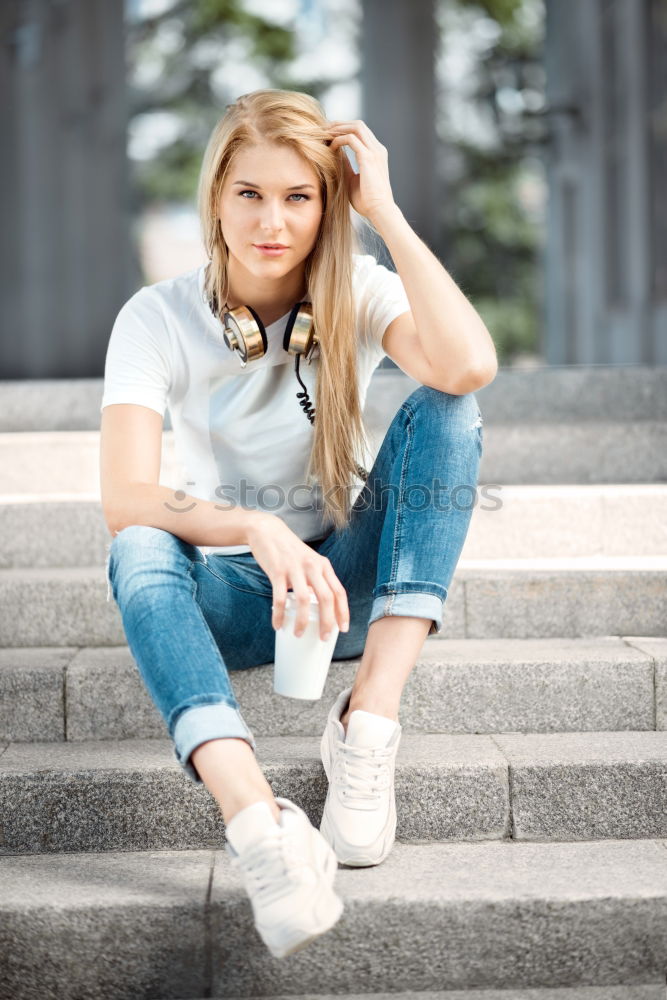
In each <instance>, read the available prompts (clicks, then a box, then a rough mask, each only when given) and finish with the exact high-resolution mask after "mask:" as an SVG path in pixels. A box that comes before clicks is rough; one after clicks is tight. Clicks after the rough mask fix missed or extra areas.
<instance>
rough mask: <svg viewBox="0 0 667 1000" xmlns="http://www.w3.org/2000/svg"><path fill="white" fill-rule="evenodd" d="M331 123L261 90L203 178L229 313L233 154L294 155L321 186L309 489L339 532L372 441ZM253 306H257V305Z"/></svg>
mask: <svg viewBox="0 0 667 1000" xmlns="http://www.w3.org/2000/svg"><path fill="white" fill-rule="evenodd" d="M327 127H328V120H327V118H326V115H325V114H324V111H323V109H322V107H321V105H320V103H319V102H318V101H317V100H315V98H314V97H311V96H310V95H309V94H302V93H299V92H297V91H291V90H255V91H253V92H252V93H250V94H244V95H243V96H242V97H239V98H238V100H237V101H236V102H235V103H234V104H228V105H227V111H226V113H225V114H224V116H223V117H222V118H221V119H220V121H219V122H218V124H217V125H216V126H215V128H214V129H213V132H212V134H211V137H210V139H209V142H208V145H207V147H206V151H205V153H204V158H203V161H202V167H201V172H200V175H199V191H198V201H199V215H200V220H201V226H202V237H203V240H204V246H205V247H206V251H207V253H208V256H209V258H210V264H209V265H208V267H207V268H206V278H205V286H204V290H205V294H206V296H207V298H208V299H209V300H211V301H213V302H217V303H219V304H224V303H225V302H226V301H227V298H228V295H229V285H228V281H229V275H228V266H227V265H228V260H229V255H228V250H227V246H226V244H225V242H224V239H223V236H222V232H221V228H220V226H219V225H218V205H219V201H220V194H221V192H222V187H223V184H224V181H225V177H226V175H227V171H228V169H229V165H230V163H231V160H232V158H233V156H234V155H235V153H236V152H237V151H238V150H239V149H240V148H241V147H243V146H245V145H254V144H256V143H258V142H260V141H268V142H274V143H283V144H285V145H287V146H290V147H291V148H292V149H293V150H294V151H295V152H296V153H298V154H299V155H300V156H301V157H303V159H304V160H306V161H307V162H308V163H309V164H310V166H311V167H312V168H313V169H314V170H315V172H316V173H317V175H318V177H319V179H320V189H321V194H322V205H323V216H322V222H321V225H320V230H319V233H318V237H317V242H316V244H315V247H314V248H313V250H312V252H311V253H310V254H309V256H308V258H307V260H306V262H305V281H306V287H307V292H308V297H309V298H310V301H311V302H312V306H313V323H314V329H315V331H316V332H317V336H318V338H319V365H318V370H317V378H316V387H315V394H316V401H317V406H316V414H315V421H314V424H313V427H314V437H313V445H312V448H311V452H310V456H309V459H308V467H307V469H306V478H307V480H308V482H309V483H310V482H314V481H315V480H319V483H320V485H321V488H322V495H323V502H324V503H323V519H324V521H326V522H329V524H331V523H333V527H334V528H335V529H342V528H344V527H345V525H346V523H347V521H348V519H349V515H350V499H351V498H350V490H351V489H353V488H354V483H353V478H354V477H355V476H357V475H358V472H359V461H360V459H361V455H362V454H363V450H364V449H367V447H368V444H367V439H366V434H365V431H364V425H363V421H362V413H361V407H360V404H359V393H358V380H357V349H358V348H357V331H356V328H355V327H356V324H355V310H354V299H353V293H352V267H353V258H352V255H353V253H359V252H361V247H360V243H359V239H358V237H357V234H356V232H355V230H354V226H353V224H352V216H351V209H350V204H349V200H348V196H347V191H346V184H345V173H344V163H343V157H344V156H345V152H344V150H343V149H342V147H341V148H339V149H337V150H333V151H332V150H330V149H329V143H328V140H330V136H329V134H328V132H327V131H326V129H327ZM250 304H251V303H250Z"/></svg>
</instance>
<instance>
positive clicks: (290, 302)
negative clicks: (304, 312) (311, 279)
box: [227, 260, 307, 326]
mask: <svg viewBox="0 0 667 1000" xmlns="http://www.w3.org/2000/svg"><path fill="white" fill-rule="evenodd" d="M232 264H233V262H232V260H230V261H229V265H228V266H229V295H228V296H227V305H228V308H229V309H235V308H236V307H237V306H241V305H247V306H252V308H253V309H254V310H255V312H256V313H257V314H258V316H259V317H260V319H261V320H262V323H263V324H264V326H270V325H271V323H275V322H276V320H277V319H280V317H281V316H284V315H285V314H286V313H288V312H289V311H290V309H292V307H293V306H294V305H295V304H296V303H297V302H302V301H303V300H304V299H305V298H306V296H307V289H306V281H305V275H304V268H303V267H300V268H295V270H294V271H292V272H290V273H289V274H286V275H283V276H282V277H280V278H276V279H275V280H273V281H263V282H262V283H261V284H258V283H257V280H256V278H254V276H253V275H251V274H248V273H247V272H242V273H240V274H239V273H238V272H237V271H236V270H235V269H234V268H233V266H232Z"/></svg>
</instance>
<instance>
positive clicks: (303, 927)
mask: <svg viewBox="0 0 667 1000" xmlns="http://www.w3.org/2000/svg"><path fill="white" fill-rule="evenodd" d="M276 802H277V803H278V805H279V806H280V823H277V822H276V820H275V818H274V816H273V813H272V811H271V808H270V806H269V804H268V802H255V803H254V804H253V805H251V806H248V807H247V808H245V809H242V810H241V811H240V812H238V813H237V814H236V815H235V816H234V817H233V818H232V819H231V820H230V822H229V823H228V825H227V831H226V834H227V844H226V850H227V853H228V854H229V856H230V858H231V862H232V866H233V867H234V868H238V869H239V871H240V873H241V876H242V878H243V883H244V885H245V888H246V891H247V893H248V895H249V897H250V902H251V905H252V910H253V916H254V918H255V927H256V928H257V931H258V933H259V935H260V937H261V938H262V940H263V941H264V943H265V944H266V945H267V947H268V949H269V951H270V952H271V954H272V955H274V956H275V958H284V957H285V956H286V955H291V954H292V953H293V952H295V951H298V950H299V948H303V947H305V945H307V944H308V942H309V941H312V940H313V938H316V937H319V935H320V934H324V933H325V931H328V930H329V929H330V928H331V927H333V925H334V924H335V923H336V921H337V920H338V918H339V917H340V915H341V913H342V912H343V903H342V901H341V900H340V898H339V897H338V896H337V895H336V893H335V892H334V890H333V881H334V878H335V875H336V870H337V868H338V864H337V861H336V856H335V854H334V852H333V851H332V849H331V847H330V846H329V845H328V844H327V842H326V841H325V839H324V837H322V835H321V834H320V833H319V832H318V831H317V830H316V829H315V828H314V827H313V826H312V824H311V822H310V820H309V819H308V817H307V816H306V814H305V813H304V811H303V810H302V809H299V807H298V806H296V805H295V804H294V803H293V802H290V800H289V799H281V798H277V799H276Z"/></svg>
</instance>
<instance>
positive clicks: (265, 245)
mask: <svg viewBox="0 0 667 1000" xmlns="http://www.w3.org/2000/svg"><path fill="white" fill-rule="evenodd" d="M255 246H256V247H262V249H264V250H287V247H286V246H285V244H284V243H255Z"/></svg>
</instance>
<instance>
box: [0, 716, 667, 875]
mask: <svg viewBox="0 0 667 1000" xmlns="http://www.w3.org/2000/svg"><path fill="white" fill-rule="evenodd" d="M319 746H320V740H319V737H303V736H282V737H258V738H257V758H258V761H259V763H260V766H261V768H262V770H263V772H264V774H265V775H266V777H267V780H268V781H269V783H270V785H271V786H272V788H273V792H274V795H276V796H282V797H284V798H288V799H291V800H292V801H294V802H296V803H298V805H300V806H301V808H302V809H303V810H304V811H305V812H306V814H307V815H308V818H309V819H310V821H311V823H313V824H314V825H316V826H319V823H320V820H321V817H322V811H323V809H324V800H325V798H326V791H327V780H326V775H325V773H324V768H323V767H322V763H321V760H320V752H319ZM395 783H396V784H395V787H396V810H397V814H398V826H397V830H396V836H397V838H398V839H399V840H401V841H404V842H406V841H407V842H413V841H418V842H421V841H433V840H438V841H445V840H503V839H507V838H510V837H511V838H512V839H514V840H540V841H547V840H593V839H596V840H599V839H603V838H628V839H630V838H642V839H646V838H660V837H667V810H666V809H665V803H666V802H667V732H619V733H614V732H606V733H526V734H521V733H506V734H496V735H489V736H477V735H476V736H472V735H458V736H451V735H442V734H427V733H420V734H418V735H414V734H410V733H406V734H404V736H403V738H402V740H401V745H400V747H399V752H398V756H397V760H396V779H395ZM0 815H2V816H3V821H2V829H1V830H0V854H24V853H28V854H33V853H54V852H60V851H62V852H67V853H69V852H72V851H106V850H109V851H113V850H126V851H136V850H144V851H152V850H163V849H172V848H173V849H196V848H203V847H210V846H221V845H222V844H223V843H224V824H223V821H222V816H221V814H220V811H219V809H218V806H217V804H216V803H215V801H214V799H213V798H212V796H211V795H210V793H209V792H208V790H207V789H206V788H205V787H203V786H198V787H196V786H194V785H193V784H192V783H191V782H190V781H189V780H188V779H187V778H186V777H185V775H184V774H183V773H182V771H181V768H180V766H179V764H178V763H177V761H176V759H175V756H174V753H173V748H172V743H171V741H170V740H122V741H120V742H115V741H109V740H95V741H91V742H88V743H11V744H9V746H8V747H7V748H6V749H5V751H4V752H3V753H2V755H1V756H0ZM666 861H667V859H666Z"/></svg>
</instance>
